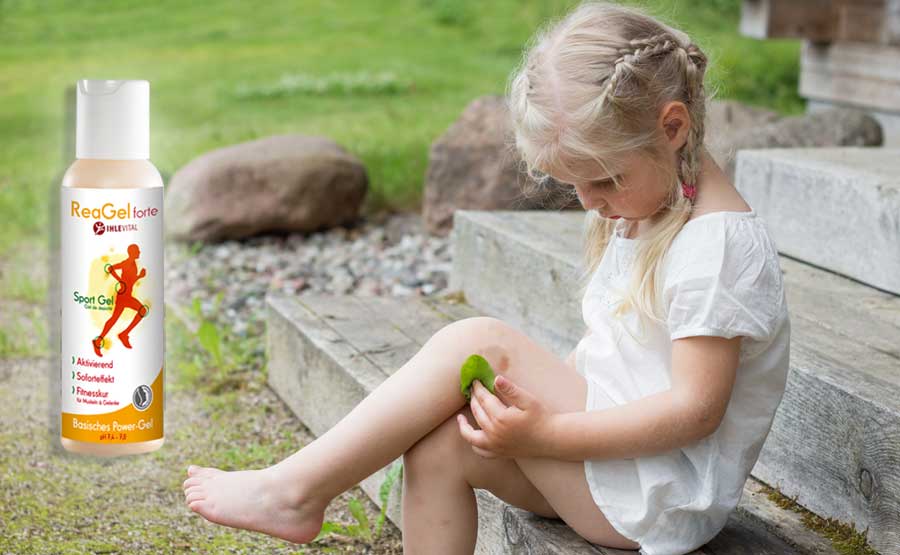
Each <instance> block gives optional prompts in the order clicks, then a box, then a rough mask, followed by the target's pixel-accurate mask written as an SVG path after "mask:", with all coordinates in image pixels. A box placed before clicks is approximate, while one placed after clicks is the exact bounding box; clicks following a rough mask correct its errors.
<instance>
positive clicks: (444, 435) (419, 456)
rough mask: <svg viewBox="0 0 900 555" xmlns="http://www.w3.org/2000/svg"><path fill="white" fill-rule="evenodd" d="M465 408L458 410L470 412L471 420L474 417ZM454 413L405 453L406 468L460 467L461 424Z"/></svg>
mask: <svg viewBox="0 0 900 555" xmlns="http://www.w3.org/2000/svg"><path fill="white" fill-rule="evenodd" d="M467 411H468V408H464V409H462V410H460V411H458V412H462V413H463V414H468V418H469V422H473V421H474V419H473V418H472V416H471V412H467ZM458 412H457V413H454V414H453V415H452V416H451V417H450V418H448V419H446V420H444V422H442V423H441V424H439V425H438V426H437V427H436V428H435V429H433V430H431V431H430V432H429V433H428V434H426V435H425V436H423V437H422V438H421V439H419V441H417V442H416V443H414V444H413V445H412V447H410V448H409V449H407V450H406V452H405V453H403V467H404V468H413V467H416V468H427V469H430V470H432V471H435V470H437V471H441V470H445V469H454V468H457V469H458V468H459V463H458V461H459V454H460V451H459V450H460V447H461V445H460V442H461V441H462V438H461V436H460V434H459V428H458V426H459V424H458V423H457V421H456V415H457V414H458Z"/></svg>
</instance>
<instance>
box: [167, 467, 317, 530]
mask: <svg viewBox="0 0 900 555" xmlns="http://www.w3.org/2000/svg"><path fill="white" fill-rule="evenodd" d="M188 476H189V477H188V479H187V480H185V481H184V495H185V502H186V503H187V505H188V507H190V508H191V510H192V511H194V512H196V513H200V515H201V516H203V518H205V519H206V520H208V521H210V522H215V523H216V524H222V525H224V526H230V527H232V528H243V529H245V530H254V531H257V532H262V533H264V534H268V535H270V536H275V537H277V538H282V539H285V540H288V541H291V542H294V543H308V542H310V541H312V540H313V539H315V537H316V536H317V535H318V534H319V531H320V530H321V529H322V522H323V521H324V520H325V507H326V506H327V503H325V504H324V505H323V504H322V503H321V502H320V501H318V500H317V499H312V498H310V497H309V496H305V495H303V494H301V493H296V492H297V490H298V487H297V485H298V484H297V480H296V478H294V479H293V480H291V479H290V478H285V477H282V476H280V475H279V471H278V470H277V469H275V467H269V468H266V469H263V470H243V471H239V472H225V471H223V470H218V469H216V468H205V467H200V466H194V465H191V466H190V467H188Z"/></svg>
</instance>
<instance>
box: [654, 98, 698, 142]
mask: <svg viewBox="0 0 900 555" xmlns="http://www.w3.org/2000/svg"><path fill="white" fill-rule="evenodd" d="M690 121H691V117H690V115H689V114H688V111H687V108H686V107H685V105H684V104H683V103H681V102H677V101H674V102H669V103H667V104H666V105H665V106H664V107H663V110H662V115H661V116H660V123H661V125H662V127H663V130H664V131H665V133H666V138H667V139H668V140H669V143H670V144H672V146H673V147H674V148H675V150H677V149H679V148H681V146H682V145H683V144H684V141H685V140H686V138H687V133H688V131H689V130H690Z"/></svg>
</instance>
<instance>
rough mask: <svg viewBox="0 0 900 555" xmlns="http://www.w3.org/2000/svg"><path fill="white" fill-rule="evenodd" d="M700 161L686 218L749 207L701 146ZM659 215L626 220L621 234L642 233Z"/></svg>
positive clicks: (630, 235)
mask: <svg viewBox="0 0 900 555" xmlns="http://www.w3.org/2000/svg"><path fill="white" fill-rule="evenodd" d="M700 162H701V169H700V176H699V178H698V180H697V183H696V184H695V185H696V188H697V196H696V197H695V198H694V204H693V208H692V209H691V215H690V218H688V220H692V219H694V218H696V217H697V216H700V215H702V214H707V213H709V212H716V211H719V210H737V211H742V210H750V207H749V206H748V205H747V204H746V203H745V202H744V199H743V198H741V196H740V194H738V192H737V190H736V189H735V188H734V185H732V184H731V181H730V179H729V178H728V176H727V175H726V174H725V172H723V171H722V169H721V168H720V167H719V165H718V164H717V163H716V161H715V160H714V159H713V157H712V155H710V153H709V151H708V150H707V149H706V147H705V146H701V148H700ZM660 217H662V211H660V212H657V214H654V215H653V216H650V217H649V218H645V219H643V220H637V221H629V222H628V223H627V224H626V226H625V237H626V238H628V239H636V238H637V239H639V238H641V237H643V236H644V235H645V234H646V232H647V230H649V229H650V228H651V227H653V224H654V223H655V222H657V221H659V218H660Z"/></svg>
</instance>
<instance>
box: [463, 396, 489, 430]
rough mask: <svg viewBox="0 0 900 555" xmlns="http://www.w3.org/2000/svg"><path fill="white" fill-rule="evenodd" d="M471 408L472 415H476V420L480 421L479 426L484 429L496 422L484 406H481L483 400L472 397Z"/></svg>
mask: <svg viewBox="0 0 900 555" xmlns="http://www.w3.org/2000/svg"><path fill="white" fill-rule="evenodd" d="M469 408H471V409H472V416H474V417H475V422H478V427H479V428H481V429H482V430H484V429H486V428H489V427H491V426H492V425H493V424H494V419H493V418H492V417H491V415H490V414H488V413H487V411H485V410H484V407H482V406H481V401H479V400H478V399H477V398H475V397H473V398H472V402H470V403H469Z"/></svg>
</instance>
